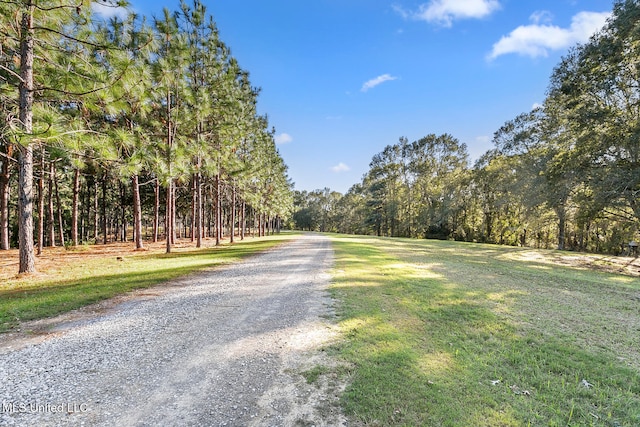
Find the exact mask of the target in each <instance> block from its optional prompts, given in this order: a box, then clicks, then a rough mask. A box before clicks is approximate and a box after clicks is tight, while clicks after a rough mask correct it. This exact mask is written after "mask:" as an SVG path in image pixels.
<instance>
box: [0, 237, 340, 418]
mask: <svg viewBox="0 0 640 427" xmlns="http://www.w3.org/2000/svg"><path fill="white" fill-rule="evenodd" d="M332 258H333V253H332V250H331V246H330V243H329V240H328V239H327V238H326V237H322V236H316V235H305V236H303V237H300V238H296V239H295V240H294V241H293V242H290V243H287V244H285V245H283V246H280V247H277V248H275V249H272V250H270V251H268V252H266V253H263V254H261V255H258V256H255V257H252V258H250V259H247V260H245V261H242V262H239V263H236V264H233V265H230V266H227V267H224V268H220V269H216V270H212V271H207V272H204V273H200V274H198V275H194V276H190V277H188V278H184V279H182V280H179V281H174V282H172V283H169V284H167V285H163V286H160V287H156V288H152V289H147V290H145V291H140V292H137V293H134V294H132V295H129V296H127V297H123V298H119V299H116V300H114V301H111V302H110V303H108V304H106V308H105V305H104V304H103V305H102V306H101V309H100V311H101V313H100V314H96V313H95V312H96V310H95V308H94V309H92V308H87V309H85V310H81V311H80V312H76V313H74V314H71V315H66V316H62V317H61V318H59V319H57V320H54V321H47V322H48V323H47V325H48V330H47V332H46V333H43V334H39V335H37V336H36V337H32V338H31V339H29V340H26V341H25V340H24V339H23V340H16V339H14V340H10V339H7V338H6V337H5V338H3V337H2V336H0V405H1V406H0V425H3V426H4V425H16V426H23V425H25V426H26V425H42V426H59V425H86V426H94V425H96V426H116V425H117V426H296V425H300V426H340V425H347V423H346V421H345V419H344V417H343V416H342V414H341V413H340V410H339V408H338V395H339V393H340V391H341V390H342V388H343V385H342V384H341V383H340V381H338V380H337V379H336V378H333V377H331V376H330V375H321V376H320V378H319V379H318V380H317V381H313V382H312V383H311V384H308V383H307V380H306V379H305V375H303V374H304V373H305V372H310V371H312V370H313V369H314V368H315V369H316V371H323V369H318V367H323V366H324V367H326V366H328V365H329V364H331V363H333V361H332V360H331V359H330V358H329V357H328V356H327V355H326V354H325V353H324V352H323V351H322V348H323V347H324V346H326V345H327V344H328V343H330V342H331V341H332V340H334V339H335V337H336V332H335V325H334V324H333V323H332V316H333V311H332V301H331V299H330V298H329V297H328V294H327V293H326V287H327V285H328V283H329V278H330V277H329V274H328V270H329V268H331V265H332ZM109 304H110V305H109Z"/></svg>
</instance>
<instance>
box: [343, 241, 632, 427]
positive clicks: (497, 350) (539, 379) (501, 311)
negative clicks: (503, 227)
mask: <svg viewBox="0 0 640 427" xmlns="http://www.w3.org/2000/svg"><path fill="white" fill-rule="evenodd" d="M333 244H334V248H335V250H336V267H335V272H334V273H335V274H334V283H333V286H332V293H333V295H334V297H336V298H337V299H338V300H339V310H338V312H339V318H340V328H341V331H342V334H343V336H344V339H343V340H342V341H341V342H340V343H339V344H337V345H335V351H336V352H337V353H338V354H339V357H341V358H343V359H344V360H345V361H346V362H348V363H349V364H350V366H352V370H351V373H350V385H349V386H348V388H347V390H346V391H345V393H344V395H343V397H342V404H343V406H344V409H345V411H346V412H347V414H348V415H350V416H351V417H353V418H354V419H355V420H356V421H357V422H359V423H361V424H363V425H372V426H492V427H493V426H591V425H593V426H638V425H640V348H639V346H640V301H639V299H638V295H640V293H639V291H640V280H639V279H637V278H631V277H628V276H621V275H616V274H610V273H603V272H598V271H593V270H587V269H579V268H574V267H570V266H560V265H554V264H553V263H549V262H547V260H545V259H544V258H550V257H552V256H553V254H554V253H553V252H541V251H531V250H529V249H520V248H510V247H499V246H488V245H479V244H464V243H455V242H440V241H418V240H407V239H378V238H368V237H346V236H336V237H334V238H333ZM532 255H535V256H532ZM583 380H584V381H583ZM585 381H586V383H588V385H585Z"/></svg>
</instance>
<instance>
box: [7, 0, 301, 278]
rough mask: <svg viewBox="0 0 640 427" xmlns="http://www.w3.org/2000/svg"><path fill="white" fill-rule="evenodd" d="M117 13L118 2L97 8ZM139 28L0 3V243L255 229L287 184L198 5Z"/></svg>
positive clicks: (23, 245)
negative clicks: (114, 9)
mask: <svg viewBox="0 0 640 427" xmlns="http://www.w3.org/2000/svg"><path fill="white" fill-rule="evenodd" d="M99 3H100V4H102V5H103V6H108V7H113V8H122V7H125V6H126V4H125V2H123V1H117V2H116V1H113V2H105V1H101V2H99ZM151 21H152V22H148V21H147V19H146V18H145V17H140V16H137V15H136V14H134V13H127V14H126V15H124V17H117V16H116V17H112V18H109V19H104V18H101V17H100V16H98V15H95V14H94V13H92V7H91V2H88V1H79V2H78V3H77V4H69V3H68V2H63V1H56V0H49V1H37V0H24V1H17V2H16V1H12V2H0V34H1V36H2V49H1V50H0V97H1V104H0V105H1V108H2V114H3V117H4V118H5V120H4V121H3V122H2V124H1V132H0V166H1V167H0V249H3V250H6V249H9V248H10V247H16V246H18V247H19V248H20V267H19V270H20V272H21V273H24V272H33V271H35V264H34V260H35V254H36V253H39V252H41V251H42V248H43V247H46V246H56V245H63V246H65V245H72V246H75V245H79V244H80V243H82V242H90V243H107V242H109V241H114V240H119V241H133V242H134V244H135V247H136V248H138V249H141V248H143V246H144V239H151V240H153V241H157V240H158V239H160V238H164V239H165V240H166V250H167V252H170V251H171V248H172V245H173V244H174V242H175V239H176V238H178V237H190V238H191V239H192V241H193V242H194V244H195V245H197V246H198V247H199V246H200V245H201V244H202V238H203V237H214V238H215V239H216V243H217V244H219V243H220V241H221V239H222V238H224V237H225V235H230V237H231V238H233V235H234V233H235V234H237V235H238V236H239V237H240V238H242V237H244V233H245V232H253V233H255V234H264V233H265V232H266V230H269V229H273V228H275V227H278V226H279V222H280V220H281V218H283V217H286V216H287V215H288V214H289V212H290V211H291V203H292V196H291V183H290V182H289V179H288V177H287V167H286V165H285V164H284V161H283V160H282V158H281V157H280V155H279V153H278V151H277V149H276V147H275V142H274V130H273V129H270V126H269V123H268V119H267V117H266V116H261V115H259V114H258V113H257V108H256V103H257V98H258V94H259V89H258V88H255V87H253V86H252V85H251V82H250V80H249V73H248V72H247V71H245V70H243V69H242V68H241V67H240V65H239V64H238V61H237V60H236V59H235V58H234V57H233V56H232V54H231V51H230V49H229V47H228V46H227V45H225V44H224V42H223V41H222V40H221V39H220V35H219V32H218V30H217V27H216V24H215V21H214V20H213V18H212V17H211V16H209V15H208V14H207V12H206V8H205V6H204V5H203V4H202V2H200V1H199V0H195V1H194V2H193V3H192V4H187V3H186V2H184V1H183V2H181V3H180V8H179V10H177V11H173V12H171V11H169V10H166V9H165V11H164V14H163V15H162V16H161V17H156V18H153V19H152V20H151Z"/></svg>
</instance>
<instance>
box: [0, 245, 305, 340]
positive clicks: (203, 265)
mask: <svg viewBox="0 0 640 427" xmlns="http://www.w3.org/2000/svg"><path fill="white" fill-rule="evenodd" d="M294 236H295V233H283V234H279V235H276V236H267V237H263V238H247V239H246V240H244V241H238V242H237V243H235V244H233V245H230V244H225V245H222V246H218V247H211V246H209V247H203V248H201V249H195V248H193V244H191V243H188V242H187V243H184V244H182V245H181V247H174V249H173V252H172V253H169V254H167V253H164V252H165V249H164V244H162V243H158V244H147V248H148V250H146V251H134V250H133V248H132V244H130V243H129V244H112V245H107V246H103V245H91V246H80V247H78V248H75V249H72V250H68V251H67V250H65V249H63V248H53V249H51V248H47V249H46V252H45V255H43V256H42V257H39V258H38V259H37V260H36V261H37V263H36V266H37V267H38V273H36V274H32V275H16V274H15V272H16V271H17V262H18V261H17V250H12V251H11V252H9V253H7V254H0V334H1V333H2V332H7V331H15V330H19V329H20V328H21V323H22V322H24V321H29V320H36V319H42V318H47V317H51V316H55V315H58V314H61V313H66V312H69V311H72V310H74V309H77V308H81V307H84V306H87V305H90V304H93V303H96V302H99V301H102V300H106V299H109V298H112V297H114V296H117V295H122V294H126V293H127V292H130V291H133V290H136V289H144V288H149V287H152V286H155V285H158V284H161V283H165V282H167V281H170V280H172V279H176V278H179V277H183V276H186V275H189V274H192V273H197V272H198V271H202V270H206V269H211V268H217V267H219V266H222V265H225V264H229V263H233V262H237V261H239V260H241V259H243V258H246V257H248V256H252V255H255V254H257V253H260V252H261V251H265V250H267V249H270V248H272V247H274V246H276V245H279V244H282V243H284V242H286V241H287V240H290V239H292V238H293V237H294ZM208 243H209V244H213V243H211V242H208Z"/></svg>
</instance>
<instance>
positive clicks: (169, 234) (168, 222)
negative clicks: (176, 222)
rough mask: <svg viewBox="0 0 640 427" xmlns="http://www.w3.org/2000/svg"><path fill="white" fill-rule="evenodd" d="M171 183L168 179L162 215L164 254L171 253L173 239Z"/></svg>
mask: <svg viewBox="0 0 640 427" xmlns="http://www.w3.org/2000/svg"><path fill="white" fill-rule="evenodd" d="M172 193H173V182H172V180H171V179H170V180H169V184H168V185H167V203H166V206H165V214H164V234H165V236H166V240H167V245H166V252H167V253H171V246H172V239H173V215H172V213H173V206H172V199H173V197H172V196H173V194H172Z"/></svg>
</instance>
